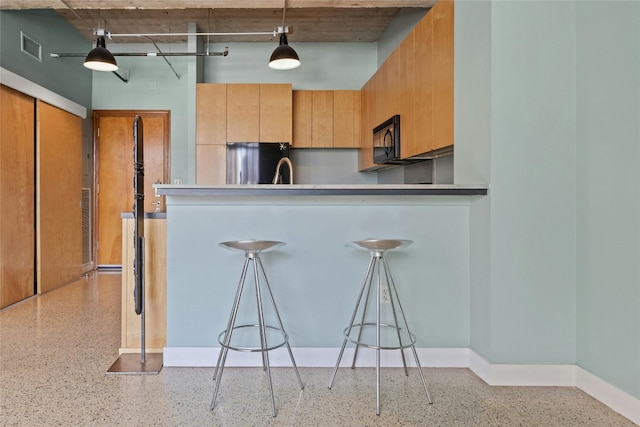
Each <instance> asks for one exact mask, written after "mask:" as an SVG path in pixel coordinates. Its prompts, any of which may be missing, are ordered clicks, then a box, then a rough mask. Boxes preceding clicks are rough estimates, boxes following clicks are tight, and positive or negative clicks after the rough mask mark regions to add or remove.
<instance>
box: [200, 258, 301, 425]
mask: <svg viewBox="0 0 640 427" xmlns="http://www.w3.org/2000/svg"><path fill="white" fill-rule="evenodd" d="M250 261H252V262H253V273H254V274H253V275H254V279H255V296H256V305H257V310H258V325H243V326H235V322H236V317H237V314H238V307H239V306H240V300H241V297H242V292H243V289H244V284H245V279H246V276H247V270H248V267H249V262H250ZM258 270H259V271H260V272H258ZM260 276H262V279H263V280H264V288H265V289H266V291H267V292H266V293H267V295H268V296H269V300H270V302H271V305H272V306H273V311H274V314H275V317H276V320H277V322H278V327H279V330H280V332H281V333H282V338H283V344H284V345H285V346H286V347H287V351H288V353H289V357H290V358H291V363H292V365H293V368H294V371H295V373H296V377H297V379H298V384H299V385H300V389H304V384H303V383H302V379H301V378H300V373H299V372H298V366H297V365H296V362H295V359H294V357H293V352H292V351H291V346H290V345H289V337H288V335H287V333H286V332H285V329H284V325H283V324H282V319H281V318H280V313H279V312H278V308H277V306H276V302H275V299H274V297H273V293H272V291H271V286H270V285H269V281H268V279H267V275H266V273H265V271H264V266H263V265H262V261H261V260H260V257H259V255H258V254H257V253H253V252H248V253H246V258H245V262H244V266H243V268H242V274H241V276H240V282H239V284H238V290H237V292H236V296H235V299H234V302H233V307H232V309H231V315H230V316H229V321H228V323H227V329H226V330H225V331H224V338H223V340H222V341H221V342H220V344H221V345H222V347H221V349H220V354H219V355H218V361H217V363H216V367H215V369H214V371H213V380H214V381H215V383H216V384H215V387H214V391H213V399H212V400H211V407H210V408H211V410H213V409H214V407H215V403H216V398H217V396H218V390H219V388H220V381H221V380H222V373H223V371H224V365H225V362H226V359H227V354H228V351H229V349H230V348H231V349H234V350H238V351H254V350H249V349H240V348H233V347H232V346H231V337H232V335H233V331H234V329H237V328H240V327H249V326H257V327H258V329H259V331H260V349H258V350H255V351H260V353H261V356H262V367H263V370H265V371H266V372H267V382H268V385H269V395H270V397H271V412H272V415H273V416H274V417H275V416H276V406H275V398H274V395H273V382H272V380H271V366H270V363H269V350H273V349H275V348H278V347H280V346H281V345H282V344H279V345H275V346H273V347H269V343H268V341H267V328H271V329H276V328H274V327H272V326H267V325H266V323H265V321H264V309H263V308H264V307H263V295H262V294H263V292H262V289H261V284H260Z"/></svg>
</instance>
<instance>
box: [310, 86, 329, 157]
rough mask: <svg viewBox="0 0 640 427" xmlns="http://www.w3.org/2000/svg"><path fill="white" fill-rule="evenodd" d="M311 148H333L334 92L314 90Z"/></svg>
mask: <svg viewBox="0 0 640 427" xmlns="http://www.w3.org/2000/svg"><path fill="white" fill-rule="evenodd" d="M312 109H313V118H312V123H311V146H312V147H325V148H326V147H333V91H331V90H314V91H313V96H312Z"/></svg>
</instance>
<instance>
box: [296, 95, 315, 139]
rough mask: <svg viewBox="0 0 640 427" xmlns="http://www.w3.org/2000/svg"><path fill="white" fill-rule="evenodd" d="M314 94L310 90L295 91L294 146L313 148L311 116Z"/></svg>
mask: <svg viewBox="0 0 640 427" xmlns="http://www.w3.org/2000/svg"><path fill="white" fill-rule="evenodd" d="M312 97H313V92H312V91H310V90H294V91H293V118H292V121H293V144H292V145H293V146H294V147H296V148H310V147H311V116H312V112H313V109H312V108H313V105H312Z"/></svg>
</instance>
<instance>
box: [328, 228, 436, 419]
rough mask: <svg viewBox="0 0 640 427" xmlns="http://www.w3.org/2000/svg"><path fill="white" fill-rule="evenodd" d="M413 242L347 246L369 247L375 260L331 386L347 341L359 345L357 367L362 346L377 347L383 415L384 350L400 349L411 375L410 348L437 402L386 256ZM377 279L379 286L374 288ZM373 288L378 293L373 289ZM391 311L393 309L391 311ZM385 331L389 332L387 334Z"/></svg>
mask: <svg viewBox="0 0 640 427" xmlns="http://www.w3.org/2000/svg"><path fill="white" fill-rule="evenodd" d="M411 243H413V242H412V241H411V240H400V239H395V240H394V239H386V240H379V239H367V240H359V241H355V242H351V243H348V244H347V246H351V247H354V248H356V249H361V250H366V251H368V252H369V253H370V254H371V261H370V262H369V268H368V270H367V274H366V275H365V278H364V281H363V282H362V287H361V289H360V294H359V295H358V299H357V302H356V306H355V309H354V310H353V314H352V316H351V321H350V322H349V326H347V327H346V328H345V329H344V340H343V342H342V347H341V348H340V354H339V355H338V361H337V362H336V366H335V368H334V370H333V375H332V376H331V382H330V383H329V388H331V387H333V382H334V381H335V378H336V374H337V372H338V367H339V366H340V361H341V360H342V356H343V354H344V350H345V347H346V345H347V342H351V343H354V344H355V345H356V348H355V352H354V355H353V361H352V364H351V368H352V369H353V368H355V365H356V358H357V357H358V349H359V348H360V347H365V348H371V349H374V350H376V415H380V350H400V354H401V355H402V364H403V366H404V372H405V375H409V371H408V370H407V362H406V358H405V354H404V349H407V348H410V349H411V352H412V353H413V357H414V359H415V361H416V365H417V368H418V373H419V374H420V379H421V381H422V385H423V387H424V391H425V393H426V395H427V401H428V402H429V403H430V404H431V403H433V401H432V400H431V394H430V393H429V390H428V388H427V383H426V381H425V379H424V373H423V372H422V367H421V366H420V360H419V359H418V353H417V352H416V348H415V342H416V337H415V335H413V334H412V333H411V331H410V330H409V325H408V323H407V319H406V317H405V314H404V310H403V309H402V304H401V303H400V297H399V295H398V290H397V288H396V285H395V282H394V280H393V277H392V276H391V269H390V268H389V264H388V263H387V259H386V257H385V253H386V252H387V251H391V250H395V249H400V248H403V247H406V246H409V245H410V244H411ZM374 279H376V285H375V290H373V282H374ZM372 291H373V292H375V293H372ZM363 297H364V298H363ZM383 300H384V301H385V302H388V306H389V308H390V309H388V310H386V313H387V317H388V318H390V320H388V321H383V316H382V313H381V312H382V310H381V308H382V307H381V303H382V301H383ZM374 301H375V304H374ZM371 305H375V321H371V320H368V319H367V311H368V310H369V309H370V306H371ZM389 311H390V312H391V313H388V312H389ZM359 312H360V313H361V317H360V321H359V322H356V317H357V315H358V313H359ZM370 331H373V337H372V336H371V335H372V334H371V333H369V334H367V332H370ZM383 331H385V332H388V333H387V334H385V335H384V336H383V333H382V332H383Z"/></svg>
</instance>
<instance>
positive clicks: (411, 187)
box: [153, 184, 488, 196]
mask: <svg viewBox="0 0 640 427" xmlns="http://www.w3.org/2000/svg"><path fill="white" fill-rule="evenodd" d="M153 187H154V188H155V190H156V194H157V195H158V196H430V195H433V196H482V195H486V194H487V191H488V186H486V185H443V184H378V185H351V184H345V185H341V184H332V185H311V184H293V185H287V184H284V185H283V184H277V185H273V184H260V185H188V184H181V185H174V184H155V185H154V186H153Z"/></svg>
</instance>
